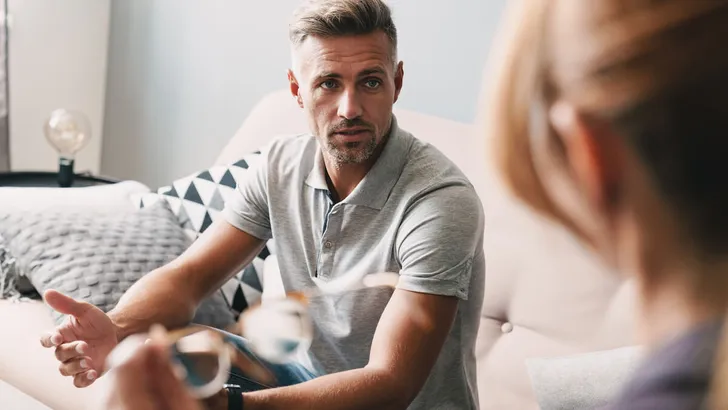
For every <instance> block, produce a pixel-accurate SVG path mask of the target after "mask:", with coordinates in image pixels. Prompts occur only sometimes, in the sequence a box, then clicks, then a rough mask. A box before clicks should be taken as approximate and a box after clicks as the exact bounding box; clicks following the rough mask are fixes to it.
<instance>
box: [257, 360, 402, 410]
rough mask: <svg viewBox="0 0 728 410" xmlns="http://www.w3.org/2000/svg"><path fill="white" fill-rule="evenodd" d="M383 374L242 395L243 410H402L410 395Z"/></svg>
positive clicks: (360, 372)
mask: <svg viewBox="0 0 728 410" xmlns="http://www.w3.org/2000/svg"><path fill="white" fill-rule="evenodd" d="M403 386H404V385H403V380H395V377H393V376H391V375H390V374H389V373H388V372H386V371H384V370H378V369H372V368H363V369H356V370H349V371H346V372H341V373H334V374H330V375H326V376H321V377H318V378H316V379H313V380H310V381H307V382H305V383H301V384H297V385H294V386H287V387H280V388H275V389H269V390H261V391H257V392H252V393H245V394H244V395H243V402H244V408H245V410H268V409H270V410H277V409H281V410H287V409H291V408H295V409H321V410H339V409H341V410H357V409H384V410H389V409H392V410H394V409H406V408H407V406H408V405H409V403H410V401H411V400H412V398H413V396H412V394H411V392H407V391H406V388H404V387H403Z"/></svg>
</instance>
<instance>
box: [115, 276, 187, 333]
mask: <svg viewBox="0 0 728 410" xmlns="http://www.w3.org/2000/svg"><path fill="white" fill-rule="evenodd" d="M169 269H170V267H167V266H165V267H162V268H159V269H157V270H156V271H153V272H150V273H149V274H148V275H146V276H144V277H143V278H141V279H140V280H139V281H137V282H136V283H135V284H134V285H132V287H131V288H129V290H128V291H127V292H126V293H124V295H123V296H122V297H121V299H120V300H119V303H118V304H117V305H116V307H114V309H112V310H111V311H110V312H109V317H110V318H111V320H112V322H114V324H115V325H116V327H117V337H118V339H119V341H121V340H123V339H124V338H126V337H127V336H129V335H132V334H135V333H140V332H146V331H148V330H149V326H151V325H152V324H155V323H159V324H162V325H164V326H165V327H167V328H175V327H180V326H184V325H186V324H187V323H189V322H190V320H192V317H193V316H194V312H195V304H194V303H193V302H192V301H191V300H190V298H189V297H188V296H186V295H184V294H182V293H181V290H180V289H179V287H178V286H175V281H173V280H170V276H171V275H170V272H168V270H169Z"/></svg>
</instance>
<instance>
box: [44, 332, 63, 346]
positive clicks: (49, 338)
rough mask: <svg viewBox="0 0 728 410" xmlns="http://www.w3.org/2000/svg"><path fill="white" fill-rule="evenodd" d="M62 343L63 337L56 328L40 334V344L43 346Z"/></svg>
mask: <svg viewBox="0 0 728 410" xmlns="http://www.w3.org/2000/svg"><path fill="white" fill-rule="evenodd" d="M61 343H63V337H62V336H61V334H60V333H59V332H58V330H53V331H51V332H48V333H46V334H44V335H43V336H41V338H40V344H41V345H42V346H43V347H55V346H58V345H60V344H61Z"/></svg>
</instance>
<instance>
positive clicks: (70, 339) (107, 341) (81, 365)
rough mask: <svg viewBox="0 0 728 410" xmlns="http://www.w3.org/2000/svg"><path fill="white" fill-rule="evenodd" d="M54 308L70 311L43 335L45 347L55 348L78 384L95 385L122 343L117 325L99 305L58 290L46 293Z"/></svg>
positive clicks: (64, 368) (65, 370) (67, 373)
mask: <svg viewBox="0 0 728 410" xmlns="http://www.w3.org/2000/svg"><path fill="white" fill-rule="evenodd" d="M43 298H44V299H45V302H46V303H47V304H48V305H49V306H50V307H51V308H53V309H54V310H56V311H58V312H60V313H62V314H65V315H68V316H67V317H66V320H65V322H64V323H63V324H61V325H60V326H58V327H56V328H55V329H54V330H52V331H50V332H48V333H46V334H45V335H43V336H42V337H41V339H40V343H41V344H42V345H43V347H47V348H55V354H56V359H58V361H59V362H60V365H59V366H58V370H59V371H60V372H61V374H62V375H64V376H69V377H73V384H74V385H75V386H76V387H86V386H89V385H91V383H93V382H94V380H96V379H97V378H98V377H99V376H100V375H101V374H102V373H103V371H104V362H105V360H106V357H107V356H108V355H109V352H111V350H112V349H113V348H114V347H115V346H116V345H117V344H118V340H117V335H116V327H115V326H114V324H113V322H112V321H111V319H110V318H109V317H108V316H107V315H106V314H105V313H104V312H103V311H102V310H101V309H99V308H97V307H96V306H94V305H92V304H90V303H87V302H79V301H76V300H74V299H72V298H70V297H68V296H66V295H64V294H62V293H60V292H57V291H55V290H48V291H46V292H45V294H44V295H43Z"/></svg>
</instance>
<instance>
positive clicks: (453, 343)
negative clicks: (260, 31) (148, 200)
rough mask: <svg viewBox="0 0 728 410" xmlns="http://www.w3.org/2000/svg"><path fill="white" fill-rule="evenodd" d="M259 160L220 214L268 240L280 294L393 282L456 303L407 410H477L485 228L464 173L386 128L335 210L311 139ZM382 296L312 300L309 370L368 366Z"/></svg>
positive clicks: (284, 142)
mask: <svg viewBox="0 0 728 410" xmlns="http://www.w3.org/2000/svg"><path fill="white" fill-rule="evenodd" d="M456 138H457V136H453V139H456ZM262 155H263V158H262V160H261V161H259V162H258V165H257V166H256V167H255V168H251V170H250V171H251V172H249V173H248V175H249V176H248V177H247V179H246V180H245V181H243V182H241V183H239V185H238V189H237V190H236V191H235V192H236V194H235V195H233V196H232V197H231V199H229V200H228V202H227V205H226V209H225V211H224V213H223V214H224V217H225V219H226V220H227V221H228V222H229V223H231V224H232V225H234V226H236V227H238V228H239V229H241V230H243V231H245V232H248V233H249V234H251V235H253V236H255V237H257V238H260V239H263V240H268V239H271V238H274V239H275V249H276V257H277V259H278V264H279V268H280V271H281V276H282V280H283V285H284V287H285V289H286V291H293V290H300V289H303V288H310V287H315V286H320V285H321V284H323V283H326V282H329V281H331V280H334V279H338V278H341V277H342V276H344V275H358V276H362V275H364V274H367V273H376V272H399V275H400V280H399V284H398V287H399V288H401V289H405V290H408V291H414V292H422V293H428V294H436V295H446V296H454V297H456V298H458V299H459V306H458V312H457V317H456V319H455V322H454V324H453V327H452V330H451V332H450V334H449V336H448V338H447V340H446V341H445V345H444V347H443V349H442V352H441V354H440V356H439V358H438V360H437V363H436V364H435V367H434V369H433V371H432V373H431V374H430V377H429V378H428V380H427V382H426V384H425V386H424V387H423V389H422V390H421V392H420V394H419V396H418V397H417V398H416V399H415V401H414V402H413V404H412V405H411V406H410V409H436V408H442V409H475V408H478V396H477V383H476V379H475V374H476V369H475V355H474V344H475V338H476V336H477V333H478V326H479V319H480V312H481V306H482V303H483V285H484V279H485V278H484V276H485V260H484V255H483V229H484V216H483V208H482V205H481V203H480V200H479V198H478V196H477V195H476V193H475V190H474V189H473V187H472V185H471V184H470V182H469V181H468V180H467V178H466V177H465V176H464V175H463V174H462V172H461V171H460V170H459V169H458V168H457V167H456V166H455V165H454V164H453V163H452V162H451V161H450V160H448V159H447V158H446V157H445V156H444V155H443V154H442V153H440V152H439V151H438V150H437V149H436V148H434V147H433V146H432V145H429V144H427V143H425V142H422V141H420V140H418V139H416V138H414V137H413V136H412V135H411V134H410V133H408V132H406V131H404V130H402V129H400V128H398V126H397V121H396V118H395V119H394V121H393V126H392V132H391V134H390V137H389V139H388V141H387V143H386V145H385V147H384V149H383V151H382V154H381V156H380V157H379V159H378V160H377V162H376V163H375V164H374V166H373V167H372V169H371V170H370V171H369V173H368V174H367V175H366V177H365V178H364V179H363V180H362V181H361V183H359V185H358V186H357V187H356V188H355V190H354V191H353V192H352V193H351V195H349V196H348V197H347V198H346V199H344V200H343V201H341V202H339V203H336V204H334V203H333V202H332V200H331V196H330V194H329V190H328V187H327V184H326V176H325V175H326V173H325V172H326V171H325V167H324V163H323V159H322V153H321V149H320V147H319V145H318V142H317V141H316V139H315V138H314V137H313V136H311V135H310V134H307V135H298V136H289V137H281V138H277V139H275V140H274V141H273V142H272V143H270V144H269V145H268V146H267V147H266V148H265V149H264V150H263V152H262ZM391 294H392V290H389V289H383V288H374V289H366V290H359V291H355V292H350V293H346V294H343V295H338V296H326V297H320V298H316V299H315V300H313V301H312V303H311V314H312V319H313V322H314V328H315V335H314V340H313V343H312V345H311V348H310V351H309V359H310V365H312V366H313V367H314V370H317V371H323V372H325V373H334V372H340V371H345V370H350V369H356V368H362V367H364V366H366V364H367V362H368V359H369V349H370V347H371V343H372V338H373V336H374V331H375V329H376V327H377V323H378V322H379V318H380V316H381V315H382V312H383V310H384V308H385V306H386V305H387V302H388V300H389V298H390V297H391Z"/></svg>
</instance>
